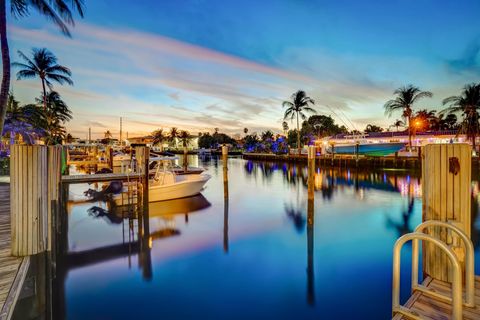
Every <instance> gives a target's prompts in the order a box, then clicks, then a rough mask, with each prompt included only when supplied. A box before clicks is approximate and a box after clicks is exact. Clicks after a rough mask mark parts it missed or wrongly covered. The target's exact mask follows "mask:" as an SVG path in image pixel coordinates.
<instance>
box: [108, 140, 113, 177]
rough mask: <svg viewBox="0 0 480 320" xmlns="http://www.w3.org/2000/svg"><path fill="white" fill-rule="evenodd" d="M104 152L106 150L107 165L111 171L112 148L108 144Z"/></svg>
mask: <svg viewBox="0 0 480 320" xmlns="http://www.w3.org/2000/svg"><path fill="white" fill-rule="evenodd" d="M106 152H107V159H108V166H109V167H110V169H111V170H112V172H113V148H112V147H110V146H108V147H107V151H106Z"/></svg>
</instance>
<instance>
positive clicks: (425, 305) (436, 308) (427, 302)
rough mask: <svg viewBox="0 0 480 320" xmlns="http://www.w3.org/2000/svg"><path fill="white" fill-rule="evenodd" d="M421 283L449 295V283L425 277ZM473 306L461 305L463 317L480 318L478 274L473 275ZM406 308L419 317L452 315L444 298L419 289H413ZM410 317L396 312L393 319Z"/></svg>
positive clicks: (441, 318)
mask: <svg viewBox="0 0 480 320" xmlns="http://www.w3.org/2000/svg"><path fill="white" fill-rule="evenodd" d="M423 285H424V286H426V287H428V288H430V289H434V290H435V291H436V292H438V293H441V294H443V295H446V296H451V294H452V293H451V285H450V284H449V283H447V282H444V281H441V280H436V279H432V278H430V277H427V278H426V279H425V280H424V281H423ZM475 304H476V307H475V308H469V307H465V306H464V307H463V319H465V320H474V319H480V276H476V277H475ZM404 306H405V307H406V308H408V309H410V310H411V311H413V312H415V314H417V315H418V317H420V318H421V319H435V320H443V319H444V320H447V319H451V316H452V304H451V303H450V302H446V301H444V300H439V299H436V298H432V297H430V296H427V295H425V294H424V293H422V292H420V291H415V292H414V293H413V294H412V296H411V297H410V299H408V301H407V303H405V305H404ZM400 319H405V320H406V319H411V318H409V317H406V316H404V315H401V314H396V315H395V316H394V317H393V320H400Z"/></svg>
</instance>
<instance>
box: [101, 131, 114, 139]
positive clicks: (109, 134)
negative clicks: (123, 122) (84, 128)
mask: <svg viewBox="0 0 480 320" xmlns="http://www.w3.org/2000/svg"><path fill="white" fill-rule="evenodd" d="M103 137H104V138H105V139H112V133H111V132H110V130H107V131H105V132H104V133H103Z"/></svg>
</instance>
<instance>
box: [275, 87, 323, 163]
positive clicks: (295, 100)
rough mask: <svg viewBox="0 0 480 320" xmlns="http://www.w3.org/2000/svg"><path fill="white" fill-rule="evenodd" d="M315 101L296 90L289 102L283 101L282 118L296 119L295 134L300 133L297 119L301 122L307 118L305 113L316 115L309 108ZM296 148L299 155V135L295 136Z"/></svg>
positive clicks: (303, 92)
mask: <svg viewBox="0 0 480 320" xmlns="http://www.w3.org/2000/svg"><path fill="white" fill-rule="evenodd" d="M314 104H315V101H314V100H313V99H312V98H310V97H309V96H307V94H306V93H305V91H302V90H298V91H297V92H295V93H294V94H292V96H291V101H283V103H282V105H283V107H284V108H287V109H286V110H285V114H284V116H283V119H284V120H286V119H290V120H293V119H294V118H295V116H296V118H297V132H299V131H300V122H299V117H300V118H302V120H305V119H306V118H307V116H306V115H305V113H306V112H310V113H316V111H315V110H314V109H312V108H311V107H310V105H314ZM297 148H298V154H300V150H301V145H300V135H299V134H297Z"/></svg>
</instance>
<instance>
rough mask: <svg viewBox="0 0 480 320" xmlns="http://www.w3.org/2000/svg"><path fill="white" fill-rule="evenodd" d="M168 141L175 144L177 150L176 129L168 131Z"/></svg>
mask: <svg viewBox="0 0 480 320" xmlns="http://www.w3.org/2000/svg"><path fill="white" fill-rule="evenodd" d="M168 137H169V139H170V141H172V142H173V143H174V144H175V148H177V140H176V139H177V138H178V129H177V128H175V127H173V128H172V129H170V134H169V136H168Z"/></svg>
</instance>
